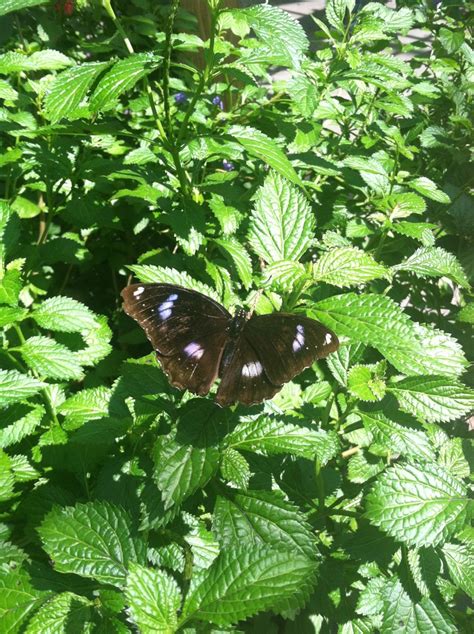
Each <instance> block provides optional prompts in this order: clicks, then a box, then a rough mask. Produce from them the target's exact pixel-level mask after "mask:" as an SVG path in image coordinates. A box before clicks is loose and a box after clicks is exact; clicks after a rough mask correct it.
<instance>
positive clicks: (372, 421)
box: [358, 409, 433, 460]
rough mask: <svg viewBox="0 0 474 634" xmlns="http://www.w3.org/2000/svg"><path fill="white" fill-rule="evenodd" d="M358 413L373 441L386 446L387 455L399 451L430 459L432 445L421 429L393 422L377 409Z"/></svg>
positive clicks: (361, 410)
mask: <svg viewBox="0 0 474 634" xmlns="http://www.w3.org/2000/svg"><path fill="white" fill-rule="evenodd" d="M358 414H359V415H360V417H361V419H362V422H363V423H364V427H365V428H366V429H367V431H368V432H370V434H371V435H372V437H373V440H374V442H376V443H377V444H378V445H381V446H382V447H384V448H386V450H387V454H388V455H393V454H394V453H395V454H397V453H400V454H402V455H406V456H413V457H414V458H418V459H419V458H423V459H424V460H432V458H433V447H432V445H431V444H430V442H429V440H428V438H427V436H426V434H425V433H424V432H423V431H420V430H419V429H414V428H413V427H408V426H406V425H402V424H400V423H398V422H395V421H393V420H391V419H390V418H388V416H386V415H385V413H384V412H383V411H381V410H378V409H365V410H363V409H360V410H358Z"/></svg>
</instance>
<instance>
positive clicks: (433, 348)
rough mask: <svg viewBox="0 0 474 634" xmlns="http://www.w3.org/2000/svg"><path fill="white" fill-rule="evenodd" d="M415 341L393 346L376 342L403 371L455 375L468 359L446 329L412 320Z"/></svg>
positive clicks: (383, 352) (406, 372) (461, 369)
mask: <svg viewBox="0 0 474 634" xmlns="http://www.w3.org/2000/svg"><path fill="white" fill-rule="evenodd" d="M414 326H415V332H416V334H417V339H418V344H417V345H415V346H413V347H410V346H408V345H405V346H399V347H398V348H394V347H392V346H390V347H389V346H384V345H383V344H382V345H381V346H378V349H379V351H380V352H381V353H382V354H383V355H385V356H386V357H387V359H389V360H390V362H391V363H392V365H394V366H395V367H396V368H397V369H398V370H400V372H404V373H405V374H409V375H413V374H434V375H443V376H444V375H446V376H454V377H456V376H458V375H460V374H461V373H462V372H464V370H465V368H466V366H467V365H468V362H467V360H466V357H465V355H464V352H463V350H462V347H461V345H460V344H459V343H458V342H457V341H456V339H454V338H453V337H451V335H449V334H448V333H446V332H443V331H442V330H435V329H434V328H430V327H429V326H425V325H422V324H414Z"/></svg>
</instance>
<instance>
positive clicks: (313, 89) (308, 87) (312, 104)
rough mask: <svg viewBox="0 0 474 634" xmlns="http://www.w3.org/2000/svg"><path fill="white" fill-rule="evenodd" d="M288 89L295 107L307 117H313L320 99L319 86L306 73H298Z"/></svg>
mask: <svg viewBox="0 0 474 634" xmlns="http://www.w3.org/2000/svg"><path fill="white" fill-rule="evenodd" d="M287 89H288V93H289V94H290V97H291V98H292V101H293V106H294V108H296V110H297V111H298V112H299V113H300V114H301V115H302V116H303V117H305V118H306V119H311V118H312V116H313V113H314V111H315V110H316V108H317V106H318V103H319V99H320V95H319V91H318V88H317V86H316V85H315V84H314V83H313V82H312V81H311V80H310V79H309V78H308V77H307V76H306V75H303V74H302V73H297V74H295V75H294V76H293V79H292V80H291V81H290V82H289V84H288V87H287Z"/></svg>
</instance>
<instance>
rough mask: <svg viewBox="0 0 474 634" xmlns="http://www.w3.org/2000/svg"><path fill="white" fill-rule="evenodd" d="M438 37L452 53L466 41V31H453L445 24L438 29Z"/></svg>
mask: <svg viewBox="0 0 474 634" xmlns="http://www.w3.org/2000/svg"><path fill="white" fill-rule="evenodd" d="M438 38H439V41H440V42H441V44H442V45H443V47H444V48H445V49H446V51H447V52H448V53H450V54H451V55H452V54H453V53H455V52H456V51H457V50H459V48H460V47H461V45H462V44H463V43H464V33H463V32H462V31H451V29H446V28H445V27H444V26H442V27H441V28H440V30H439V31H438Z"/></svg>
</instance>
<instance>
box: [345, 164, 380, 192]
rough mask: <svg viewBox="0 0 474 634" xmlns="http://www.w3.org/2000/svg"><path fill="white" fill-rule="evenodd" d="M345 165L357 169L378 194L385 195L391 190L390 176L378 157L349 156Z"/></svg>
mask: <svg viewBox="0 0 474 634" xmlns="http://www.w3.org/2000/svg"><path fill="white" fill-rule="evenodd" d="M344 165H346V166H347V167H350V168H351V169H354V170H357V171H358V172H359V174H360V176H361V178H362V179H363V180H364V181H365V182H366V183H367V185H368V186H369V187H370V189H372V190H373V191H374V192H376V193H377V194H379V195H381V196H383V195H384V194H388V193H389V191H390V178H389V175H388V173H387V171H386V170H385V168H384V167H383V165H382V164H381V163H380V162H379V161H378V160H377V159H376V158H372V157H370V158H366V157H364V156H349V157H348V158H346V159H345V160H344Z"/></svg>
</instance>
